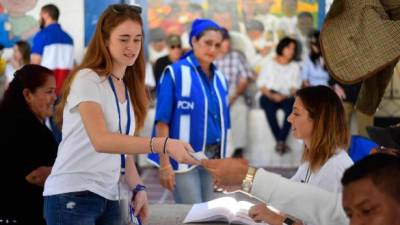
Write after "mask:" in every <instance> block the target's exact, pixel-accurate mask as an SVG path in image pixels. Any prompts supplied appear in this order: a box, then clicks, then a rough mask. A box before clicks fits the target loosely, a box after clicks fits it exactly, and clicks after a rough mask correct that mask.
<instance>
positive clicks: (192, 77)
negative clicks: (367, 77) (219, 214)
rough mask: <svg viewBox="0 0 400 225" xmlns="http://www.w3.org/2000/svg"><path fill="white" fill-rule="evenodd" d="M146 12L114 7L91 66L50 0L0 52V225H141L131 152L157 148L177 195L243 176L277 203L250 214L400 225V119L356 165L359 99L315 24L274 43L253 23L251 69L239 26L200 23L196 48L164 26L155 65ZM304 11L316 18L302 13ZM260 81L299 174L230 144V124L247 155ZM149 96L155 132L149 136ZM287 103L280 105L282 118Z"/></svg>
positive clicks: (198, 197) (197, 198)
mask: <svg viewBox="0 0 400 225" xmlns="http://www.w3.org/2000/svg"><path fill="white" fill-rule="evenodd" d="M141 10H142V9H141V8H140V7H138V6H136V5H127V4H114V5H110V6H108V7H107V8H106V10H105V11H104V12H103V13H102V14H101V16H100V17H99V19H98V22H97V25H96V30H95V32H94V34H93V37H92V39H91V41H90V43H89V45H88V46H87V50H86V53H85V55H84V57H83V60H82V62H80V63H79V65H76V66H74V60H73V40H72V38H71V37H70V36H69V35H68V34H67V33H66V32H65V31H63V30H62V28H61V26H60V24H58V22H57V21H58V18H59V15H60V12H59V10H58V8H57V7H56V6H55V5H53V4H49V5H45V6H44V7H42V9H41V12H40V25H41V28H42V29H41V31H40V32H38V33H37V34H36V36H35V37H34V39H33V43H32V48H31V47H30V45H29V43H27V42H24V41H20V42H17V43H16V44H15V46H14V47H13V55H12V58H11V59H9V60H8V61H0V72H2V73H4V74H5V75H4V76H2V77H0V85H3V86H4V87H5V88H6V90H5V92H4V96H1V102H0V120H1V122H0V123H1V127H0V136H1V137H2V138H4V142H2V147H1V148H2V149H5V151H4V152H3V156H4V157H2V158H1V160H2V162H1V163H0V165H1V169H0V171H1V177H2V178H3V179H4V180H7V182H8V185H6V189H5V190H4V191H3V192H2V193H1V200H2V201H1V203H0V204H1V208H0V223H2V222H4V221H11V224H45V223H46V224H48V225H58V224H77V223H78V222H79V223H82V224H99V225H100V224H129V223H130V222H136V223H139V224H141V223H142V222H143V223H146V222H147V221H148V219H149V205H148V200H147V194H146V184H144V183H143V182H142V180H141V178H140V175H139V172H138V168H137V166H136V164H135V158H134V156H135V155H138V154H148V159H149V161H151V162H152V163H154V164H155V165H156V166H157V167H158V168H159V177H160V184H161V186H162V187H164V188H166V189H167V190H169V191H171V192H172V193H173V196H174V199H175V202H176V203H184V204H193V203H199V202H205V201H209V200H211V199H213V198H215V194H216V193H215V191H214V188H215V186H214V185H217V186H221V187H223V188H229V186H235V185H240V184H242V189H243V191H246V192H249V193H251V194H253V195H255V196H257V197H259V198H261V199H263V200H265V201H266V202H267V204H268V205H271V206H273V207H276V208H277V209H279V211H280V212H279V213H277V212H274V211H271V210H270V209H269V208H268V207H267V205H266V204H259V205H255V206H253V207H252V208H251V210H250V211H249V215H250V216H251V217H252V218H253V219H254V220H255V221H263V222H266V223H268V224H272V225H275V224H277V225H278V224H279V225H280V224H287V225H291V224H332V225H333V224H343V225H344V224H364V221H368V222H369V223H370V224H380V225H386V224H395V225H399V224H400V218H399V216H398V215H399V213H400V197H399V193H400V180H399V177H400V176H399V172H400V168H399V165H400V163H399V158H398V157H399V152H400V127H399V126H397V127H394V128H388V130H389V131H388V132H389V137H387V138H386V139H383V140H382V138H381V137H382V135H381V133H384V132H383V131H380V132H378V133H379V134H378V135H376V133H374V135H371V138H373V139H374V140H375V141H376V142H378V144H379V145H380V148H379V149H378V150H377V151H378V154H374V155H372V156H368V157H366V158H364V159H362V160H361V161H359V162H357V163H355V164H354V165H353V161H352V159H351V158H350V157H349V155H348V153H347V149H348V146H349V142H350V131H349V121H350V119H349V116H348V115H349V114H350V113H351V111H352V110H354V105H351V106H346V99H347V100H348V101H352V100H351V98H352V96H353V97H354V96H357V91H358V90H353V89H352V88H354V87H355V86H351V87H349V89H351V90H348V89H347V86H343V85H342V84H340V83H338V82H335V81H334V80H333V79H332V77H330V75H329V73H328V71H327V69H326V66H325V65H324V59H323V57H322V54H321V48H320V46H319V32H318V31H315V30H308V31H309V32H308V34H307V35H305V34H304V32H300V33H302V34H303V35H301V36H296V35H291V33H296V34H298V32H295V31H292V32H289V31H287V32H286V31H285V32H283V30H282V32H278V33H277V34H276V36H274V37H273V38H272V39H271V40H268V43H267V44H266V43H263V41H264V42H266V41H267V40H261V39H260V38H262V37H263V36H264V35H265V34H264V32H265V27H264V24H268V23H264V22H266V21H264V20H262V19H259V20H249V21H248V23H247V24H246V25H247V26H248V31H247V32H248V33H249V37H250V39H253V42H251V43H253V44H254V45H253V46H251V47H254V48H255V51H256V52H258V56H259V57H261V59H258V63H256V64H254V63H253V62H250V60H249V59H248V58H247V57H246V54H245V53H244V52H242V51H240V49H237V48H234V46H233V42H232V35H231V34H232V33H231V31H230V30H228V29H227V28H224V27H222V26H221V25H219V24H217V23H216V22H215V21H213V20H211V19H203V18H195V19H194V21H193V22H192V24H191V28H190V32H188V33H187V37H188V40H187V41H188V43H189V46H190V47H186V48H185V49H184V48H183V43H184V42H185V41H183V40H182V37H181V35H178V34H169V35H167V36H166V35H164V34H163V33H162V31H157V32H158V33H159V34H158V37H153V39H154V40H156V42H163V41H165V42H166V44H167V48H166V49H163V48H162V47H160V49H159V50H161V51H165V54H158V55H157V56H154V55H153V56H150V58H151V60H149V61H148V62H147V61H146V59H145V54H144V51H145V46H144V31H143V20H142V17H141ZM298 17H299V18H300V17H301V18H302V20H301V21H303V22H304V21H306V20H308V19H310V18H311V20H312V15H311V17H310V14H307V13H301V14H299V16H298ZM264 19H265V20H267V19H266V18H264ZM304 23H305V22H304ZM298 26H299V28H302V26H305V25H304V24H300V23H299V24H298ZM299 28H296V27H291V29H292V30H296V29H299ZM288 29H289V27H288ZM300 30H301V31H304V30H307V29H300ZM157 32H156V31H153V33H154V35H155V36H156V35H157ZM257 32H259V33H257ZM268 32H269V31H268ZM260 33H261V36H260ZM260 43H261V44H260ZM304 43H306V46H307V47H306V46H305V44H304ZM259 45H262V48H258V49H257V47H259ZM153 50H154V49H153ZM148 67H150V68H151V70H148V69H145V68H148ZM149 71H153V72H154V74H152V73H150V72H149ZM146 76H147V77H146ZM148 76H154V77H153V78H154V82H155V85H154V88H155V89H154V90H153V94H154V95H151V94H150V91H152V90H151V87H149V86H146V80H148ZM251 85H254V86H255V87H256V89H257V90H258V92H259V93H260V96H259V100H258V101H259V107H260V108H261V109H262V110H263V111H264V112H265V115H266V120H267V121H268V124H269V126H270V129H271V130H272V133H273V136H274V138H275V140H276V146H275V149H276V151H277V152H278V153H280V154H285V153H286V152H288V151H290V147H289V146H288V145H287V143H286V140H287V137H288V135H289V133H290V132H292V134H293V136H294V137H295V138H297V139H299V140H302V142H303V144H304V148H303V154H302V164H301V165H300V166H299V168H298V170H297V172H296V173H295V175H294V176H293V177H292V178H291V179H290V180H286V179H284V178H282V177H280V176H279V175H276V174H273V173H270V172H267V171H265V170H263V169H257V168H253V167H251V166H249V165H248V162H247V161H246V160H245V159H232V158H231V157H230V155H228V153H227V141H228V140H227V139H228V130H231V131H232V136H233V138H232V142H233V145H234V148H235V149H236V152H235V154H234V156H235V157H238V158H243V152H244V151H246V145H247V140H246V135H245V134H246V132H247V129H248V127H247V123H248V117H247V113H248V111H249V110H250V108H251V107H257V106H254V105H251V104H249V103H248V102H249V101H254V100H255V97H254V96H252V95H250V96H249V95H248V93H249V92H248V89H249V86H251ZM355 88H356V89H357V87H355ZM0 90H1V89H0ZM151 98H154V100H155V106H154V107H155V112H156V113H155V118H154V126H153V132H152V135H151V136H150V137H140V136H139V135H138V133H139V131H140V130H141V129H142V128H143V126H144V123H145V118H146V115H147V112H148V109H149V103H150V102H151ZM249 99H250V100H249ZM56 102H57V103H56ZM278 109H282V110H283V111H284V114H285V116H284V121H283V125H282V126H280V125H279V124H280V122H279V121H278V119H277V115H276V114H277V110H278ZM360 113H361V112H360ZM361 116H364V118H365V119H364V123H359V130H360V134H363V135H366V133H367V129H366V127H367V125H372V117H367V116H366V115H361ZM365 121H366V122H365ZM58 132H61V134H62V138H60V137H59V136H58V135H57V134H58ZM384 135H386V136H387V134H386V133H384ZM58 138H60V139H61V140H59V139H58ZM384 147H386V148H388V149H389V150H388V149H386V150H385V149H384ZM10 162H11V163H12V164H14V165H13V167H12V168H11V167H9V165H10ZM359 189H361V190H360V191H359V192H358V191H357V190H359ZM342 193H343V199H342ZM367 193H373V194H371V195H368V194H367ZM15 196H22V197H23V199H24V201H26V202H24V203H21V202H18V201H16V197H15ZM305 200H309V203H308V204H307V206H306V207H303V206H302V204H303V203H304V201H305ZM365 202H367V203H365ZM360 203H362V204H365V206H364V205H363V206H362V207H361V208H362V209H360V206H359V204H360ZM21 204H23V205H21ZM342 204H343V208H344V211H343V209H342ZM21 208H24V210H21ZM364 208H367V209H364ZM374 216H376V217H374ZM373 217H374V218H373ZM133 220H136V221H133ZM7 223H8V222H7Z"/></svg>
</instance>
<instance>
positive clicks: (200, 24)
mask: <svg viewBox="0 0 400 225" xmlns="http://www.w3.org/2000/svg"><path fill="white" fill-rule="evenodd" d="M209 28H214V29H217V30H222V28H221V27H220V26H219V25H218V24H217V23H215V22H214V21H212V20H209V19H196V20H195V21H193V23H192V30H191V31H190V34H189V44H190V46H191V47H193V45H192V38H193V37H196V38H198V37H199V36H200V34H201V33H203V31H204V30H206V29H209Z"/></svg>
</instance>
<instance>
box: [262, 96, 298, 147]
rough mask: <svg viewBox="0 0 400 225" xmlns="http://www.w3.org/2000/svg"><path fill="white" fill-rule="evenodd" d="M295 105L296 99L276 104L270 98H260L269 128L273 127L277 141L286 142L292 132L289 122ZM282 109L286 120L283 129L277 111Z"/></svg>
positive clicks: (288, 99)
mask: <svg viewBox="0 0 400 225" xmlns="http://www.w3.org/2000/svg"><path fill="white" fill-rule="evenodd" d="M293 103H294V98H293V97H291V98H287V99H285V100H283V101H282V102H279V103H276V102H274V101H272V100H270V99H269V98H268V97H266V96H264V95H262V96H261V98H260V106H261V107H262V109H264V112H265V115H266V116H267V120H268V123H269V126H270V127H271V130H272V134H273V135H274V137H275V140H276V141H283V142H285V141H286V138H287V136H288V135H289V131H290V127H291V125H290V123H289V122H288V121H287V118H288V117H289V115H290V113H291V112H292V107H293ZM278 109H282V110H283V111H284V112H285V119H284V121H283V127H279V124H278V120H277V118H276V111H277V110H278Z"/></svg>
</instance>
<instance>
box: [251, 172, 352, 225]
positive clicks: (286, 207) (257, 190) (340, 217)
mask: <svg viewBox="0 0 400 225" xmlns="http://www.w3.org/2000/svg"><path fill="white" fill-rule="evenodd" d="M251 192H252V193H251V194H253V195H255V196H257V197H258V198H261V199H262V200H264V201H265V202H266V203H267V204H270V205H272V206H273V207H275V208H277V209H278V210H280V211H282V212H284V213H287V214H289V215H292V216H294V217H296V218H298V219H300V220H302V221H303V222H306V223H312V224H324V225H348V224H349V220H348V219H347V217H346V214H345V212H344V210H343V208H342V196H341V194H338V193H330V192H327V191H325V190H322V189H320V188H317V187H313V186H311V185H307V184H303V183H297V182H293V181H290V180H288V179H286V178H283V177H281V176H279V175H277V174H274V173H270V172H267V171H265V170H263V169H258V170H257V173H256V176H255V178H254V182H253V187H252V191H251Z"/></svg>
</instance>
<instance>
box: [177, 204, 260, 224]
mask: <svg viewBox="0 0 400 225" xmlns="http://www.w3.org/2000/svg"><path fill="white" fill-rule="evenodd" d="M253 205H254V204H253V203H250V202H247V201H237V200H236V199H235V198H233V197H222V198H218V199H214V200H212V201H209V202H204V203H198V204H194V205H193V207H192V208H191V209H190V211H189V213H188V214H187V215H186V218H185V220H184V221H183V222H184V223H192V222H211V221H214V222H216V221H221V222H228V223H229V224H244V225H266V224H265V223H256V222H255V221H254V220H253V219H251V218H250V217H249V216H248V211H249V209H250V208H251V207H252V206H253Z"/></svg>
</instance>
